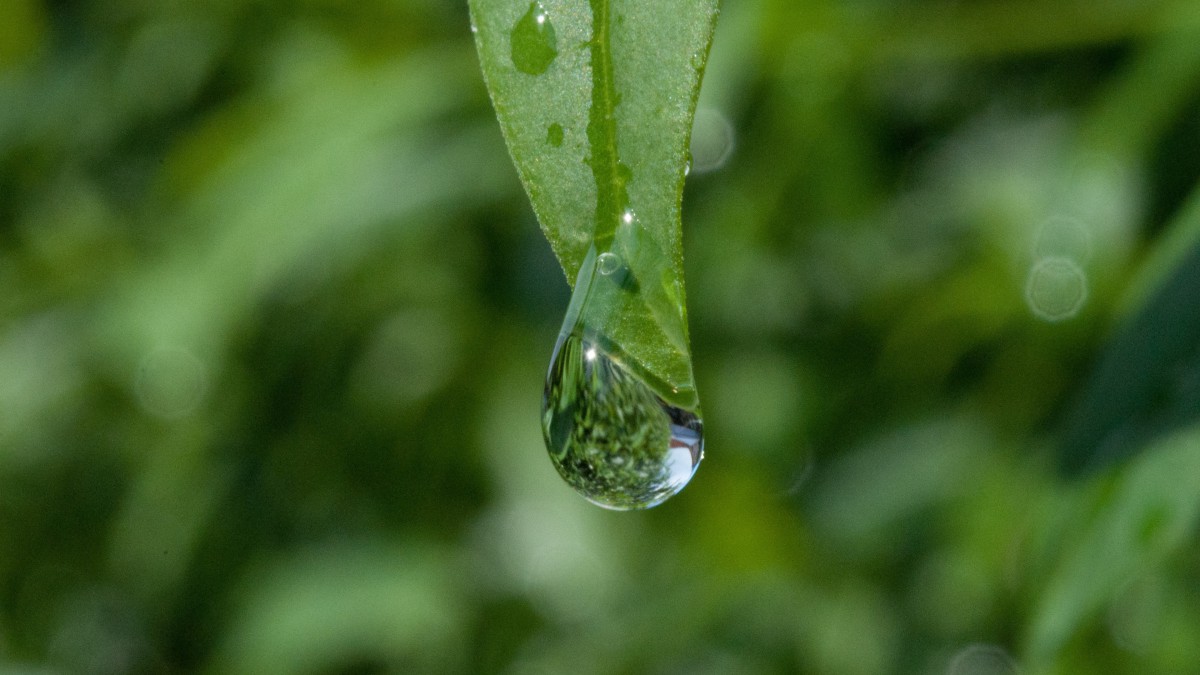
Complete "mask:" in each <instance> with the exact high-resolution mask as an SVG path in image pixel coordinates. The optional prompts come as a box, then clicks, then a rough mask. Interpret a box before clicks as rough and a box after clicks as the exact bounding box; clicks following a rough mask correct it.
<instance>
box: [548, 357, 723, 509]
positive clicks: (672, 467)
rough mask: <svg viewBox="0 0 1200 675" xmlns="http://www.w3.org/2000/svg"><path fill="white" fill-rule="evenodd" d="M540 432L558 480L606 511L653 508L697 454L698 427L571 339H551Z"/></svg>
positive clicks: (683, 481)
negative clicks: (553, 347)
mask: <svg viewBox="0 0 1200 675" xmlns="http://www.w3.org/2000/svg"><path fill="white" fill-rule="evenodd" d="M542 431H543V433H544V434H545V438H546V447H547V449H548V450H549V452H550V459H551V460H552V461H553V462H554V467H555V468H556V469H558V473H559V475H561V476H562V477H563V480H565V481H566V482H567V484H568V485H570V486H571V487H573V488H575V490H576V491H578V492H579V493H580V494H582V495H583V496H584V497H585V498H587V499H588V501H591V502H592V503H594V504H597V505H599V506H603V507H606V508H610V509H617V510H622V511H623V510H627V509H644V508H649V507H651V506H655V505H657V504H661V503H662V502H663V501H665V500H666V499H667V498H669V497H671V496H672V495H674V494H676V493H677V492H679V491H680V490H682V489H683V487H684V486H685V485H687V483H688V481H689V480H691V478H692V474H693V473H695V471H696V467H697V466H699V464H700V460H701V458H702V457H703V454H704V438H703V423H702V422H701V420H700V418H699V417H697V416H696V415H694V414H693V413H691V412H689V411H686V410H682V409H680V408H676V407H674V406H672V405H670V404H667V403H665V402H664V401H663V400H662V399H660V398H659V397H658V396H657V395H656V394H655V393H654V391H653V390H652V389H651V388H650V387H649V386H647V385H646V383H645V382H643V381H642V380H641V379H640V378H639V377H637V376H636V375H634V374H633V373H631V372H630V371H629V370H627V369H626V368H625V366H623V365H622V364H621V363H620V361H618V360H617V359H615V358H613V357H612V356H611V355H609V354H608V353H607V352H605V351H604V350H603V349H601V348H600V347H599V346H598V345H596V344H595V343H591V342H587V341H585V339H584V338H583V337H582V336H581V335H578V334H570V335H567V336H565V337H564V338H562V339H560V340H559V343H558V347H557V349H556V350H555V354H554V361H553V363H552V364H551V366H550V373H549V375H548V376H547V379H546V396H545V400H544V401H543V412H542Z"/></svg>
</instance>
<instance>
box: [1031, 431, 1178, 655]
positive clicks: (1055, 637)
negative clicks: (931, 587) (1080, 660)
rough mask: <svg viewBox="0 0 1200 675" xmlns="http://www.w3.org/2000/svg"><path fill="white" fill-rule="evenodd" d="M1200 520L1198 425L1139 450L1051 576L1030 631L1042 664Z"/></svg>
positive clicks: (1164, 557) (1169, 553)
mask: <svg viewBox="0 0 1200 675" xmlns="http://www.w3.org/2000/svg"><path fill="white" fill-rule="evenodd" d="M1198 523H1200V427H1191V428H1189V429H1185V430H1183V431H1180V432H1178V433H1175V434H1173V435H1170V436H1167V437H1165V438H1163V439H1162V440H1160V441H1159V442H1157V443H1156V444H1155V445H1154V446H1152V447H1151V448H1149V449H1148V450H1147V451H1146V452H1145V453H1143V454H1142V455H1141V456H1140V457H1138V458H1137V459H1136V460H1135V461H1134V462H1133V463H1132V464H1131V465H1130V467H1129V469H1128V471H1127V472H1125V473H1124V474H1123V475H1122V476H1121V477H1120V483H1119V484H1118V485H1117V487H1116V488H1115V489H1114V490H1113V492H1112V495H1111V497H1110V498H1109V499H1108V500H1107V501H1106V503H1105V504H1104V505H1103V506H1102V507H1101V508H1100V510H1099V512H1098V513H1096V514H1095V516H1094V517H1093V518H1092V522H1091V523H1090V524H1088V525H1087V526H1086V529H1085V530H1084V534H1083V537H1082V539H1081V540H1080V544H1079V546H1078V547H1076V548H1074V549H1073V550H1071V551H1069V552H1067V553H1066V554H1065V555H1064V556H1063V558H1062V560H1061V561H1060V564H1059V565H1058V568H1057V570H1056V571H1055V572H1054V574H1053V575H1052V576H1051V577H1050V580H1049V583H1048V585H1047V587H1046V590H1045V592H1044V593H1042V594H1041V596H1040V597H1041V601H1040V603H1039V607H1038V609H1037V611H1036V612H1035V614H1034V620H1033V622H1032V623H1031V626H1030V630H1029V634H1028V636H1027V642H1028V651H1029V655H1030V656H1031V657H1032V658H1033V659H1034V660H1035V661H1036V662H1039V663H1044V662H1046V661H1048V660H1051V659H1053V657H1054V654H1055V653H1056V652H1057V651H1058V650H1059V649H1060V648H1061V647H1062V646H1063V645H1064V644H1066V643H1067V642H1068V641H1069V640H1070V639H1071V637H1072V636H1073V635H1074V634H1076V633H1077V632H1078V631H1079V630H1080V629H1081V628H1082V625H1081V624H1083V623H1084V622H1085V621H1087V620H1088V619H1091V618H1092V617H1094V615H1095V614H1096V613H1097V612H1098V611H1099V610H1101V609H1102V608H1103V607H1104V606H1105V605H1106V604H1108V603H1110V602H1111V601H1112V600H1113V599H1114V596H1115V595H1116V593H1117V591H1118V590H1119V589H1120V588H1121V587H1122V585H1123V584H1125V583H1128V582H1130V581H1132V580H1133V579H1135V578H1136V576H1137V575H1139V574H1141V575H1144V574H1147V573H1148V571H1149V570H1152V569H1154V567H1155V566H1156V565H1159V564H1161V563H1162V562H1163V560H1164V559H1166V558H1167V557H1168V556H1170V555H1171V554H1172V553H1173V552H1175V551H1176V550H1178V549H1179V547H1180V546H1182V545H1183V544H1184V543H1185V542H1187V541H1188V540H1189V538H1190V537H1192V536H1193V534H1194V533H1195V531H1196V526H1197V524H1198Z"/></svg>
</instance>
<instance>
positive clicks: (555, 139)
mask: <svg viewBox="0 0 1200 675" xmlns="http://www.w3.org/2000/svg"><path fill="white" fill-rule="evenodd" d="M546 142H547V143H549V144H550V145H553V146H554V147H556V148H557V147H561V146H562V142H563V128H562V125H561V124H559V123H558V122H555V123H553V124H551V125H550V126H549V127H547V128H546Z"/></svg>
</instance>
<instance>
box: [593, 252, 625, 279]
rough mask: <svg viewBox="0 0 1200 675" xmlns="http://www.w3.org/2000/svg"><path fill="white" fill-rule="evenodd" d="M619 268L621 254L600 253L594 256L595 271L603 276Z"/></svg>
mask: <svg viewBox="0 0 1200 675" xmlns="http://www.w3.org/2000/svg"><path fill="white" fill-rule="evenodd" d="M619 269H621V256H619V255H617V254H616V253H601V254H600V257H598V258H596V271H598V272H600V274H603V275H604V276H608V275H610V274H612V273H613V272H616V271H617V270H619Z"/></svg>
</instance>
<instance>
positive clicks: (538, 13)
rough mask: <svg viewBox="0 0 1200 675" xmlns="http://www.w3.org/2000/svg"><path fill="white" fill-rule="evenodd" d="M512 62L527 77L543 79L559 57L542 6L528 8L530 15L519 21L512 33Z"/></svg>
mask: <svg viewBox="0 0 1200 675" xmlns="http://www.w3.org/2000/svg"><path fill="white" fill-rule="evenodd" d="M509 38H510V42H511V44H512V62H513V65H514V66H516V68H517V70H519V71H521V72H522V73H525V74H527V75H541V74H542V73H544V72H546V69H547V68H549V67H550V64H551V63H553V62H554V59H555V58H556V57H557V56H558V38H557V36H555V34H554V24H552V23H550V15H549V14H547V13H546V8H545V7H542V3H540V2H534V3H531V4H530V5H529V11H527V12H525V14H524V15H523V16H522V17H521V18H520V19H518V20H517V23H516V24H515V25H513V29H512V32H511V33H509Z"/></svg>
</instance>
